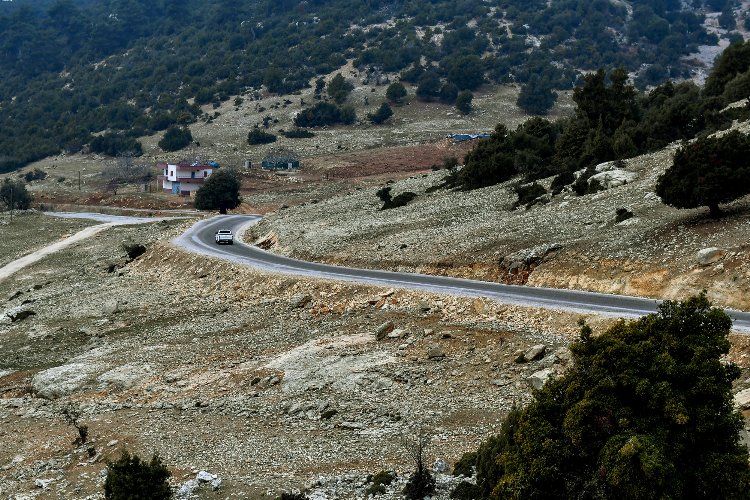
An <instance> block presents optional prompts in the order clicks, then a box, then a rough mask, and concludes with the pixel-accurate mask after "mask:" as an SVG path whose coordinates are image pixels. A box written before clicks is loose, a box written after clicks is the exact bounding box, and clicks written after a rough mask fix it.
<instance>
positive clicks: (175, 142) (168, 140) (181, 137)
mask: <svg viewBox="0 0 750 500" xmlns="http://www.w3.org/2000/svg"><path fill="white" fill-rule="evenodd" d="M191 142H193V134H191V133H190V129H189V128H187V127H179V126H177V125H172V126H170V127H169V128H168V129H167V131H166V132H164V137H163V138H162V139H161V140H160V141H159V147H160V148H162V149H163V150H164V151H178V150H180V149H182V148H184V147H185V146H187V145H188V144H190V143H191Z"/></svg>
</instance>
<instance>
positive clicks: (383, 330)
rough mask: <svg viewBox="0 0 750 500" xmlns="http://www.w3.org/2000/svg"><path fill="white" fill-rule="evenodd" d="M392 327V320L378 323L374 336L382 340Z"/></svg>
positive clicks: (393, 326)
mask: <svg viewBox="0 0 750 500" xmlns="http://www.w3.org/2000/svg"><path fill="white" fill-rule="evenodd" d="M394 328H395V325H394V324H393V321H386V322H385V323H383V324H382V325H380V326H379V327H378V329H377V330H375V338H376V339H378V340H383V339H384V338H385V337H386V335H388V334H389V333H391V332H392V331H393V329H394Z"/></svg>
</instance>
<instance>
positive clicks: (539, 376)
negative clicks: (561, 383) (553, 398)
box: [527, 368, 554, 389]
mask: <svg viewBox="0 0 750 500" xmlns="http://www.w3.org/2000/svg"><path fill="white" fill-rule="evenodd" d="M553 373H554V372H553V371H552V369H551V368H545V369H544V370H539V371H538V372H534V373H532V374H531V375H529V378H528V379H527V380H528V381H529V383H530V384H531V386H532V387H533V388H534V389H541V388H542V387H544V384H546V383H547V380H549V379H550V377H552V374H553Z"/></svg>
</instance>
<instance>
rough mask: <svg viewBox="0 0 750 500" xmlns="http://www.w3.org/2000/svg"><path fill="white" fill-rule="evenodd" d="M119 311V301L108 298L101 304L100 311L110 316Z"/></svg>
mask: <svg viewBox="0 0 750 500" xmlns="http://www.w3.org/2000/svg"><path fill="white" fill-rule="evenodd" d="M119 311H120V303H119V302H118V301H117V300H108V301H106V302H105V303H104V305H103V306H102V312H103V313H104V314H105V315H107V316H110V315H112V314H115V313H116V312H119Z"/></svg>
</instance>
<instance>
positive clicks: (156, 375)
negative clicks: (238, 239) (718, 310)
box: [0, 221, 606, 498]
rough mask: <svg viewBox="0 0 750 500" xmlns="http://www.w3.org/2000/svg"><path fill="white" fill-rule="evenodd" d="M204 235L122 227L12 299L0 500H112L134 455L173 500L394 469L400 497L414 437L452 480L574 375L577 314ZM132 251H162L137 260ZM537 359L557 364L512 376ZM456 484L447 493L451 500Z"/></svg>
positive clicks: (0, 374) (40, 268) (5, 296)
mask: <svg viewBox="0 0 750 500" xmlns="http://www.w3.org/2000/svg"><path fill="white" fill-rule="evenodd" d="M187 224H188V223H186V222H183V221H163V222H159V223H155V224H151V225H146V226H122V227H113V228H110V229H108V230H107V231H104V232H102V233H99V234H98V235H96V236H95V237H93V238H92V239H91V240H89V241H86V242H81V243H78V244H75V245H72V246H70V247H68V248H67V249H65V250H63V251H61V252H58V253H56V254H54V255H50V256H48V257H47V258H45V259H43V260H42V261H39V262H37V263H35V264H33V265H31V266H30V267H28V268H26V269H25V270H24V271H23V272H22V273H18V274H16V275H14V276H12V277H10V278H9V279H7V280H5V281H3V282H0V331H2V335H0V436H1V437H2V439H3V440H4V442H5V443H6V444H7V446H3V447H0V496H3V497H10V498H16V497H19V498H20V497H22V496H24V495H27V496H28V497H32V498H33V497H39V498H97V497H101V492H102V483H103V476H102V470H103V469H104V467H105V463H106V460H111V459H115V458H117V457H118V456H119V453H120V451H121V450H123V449H128V450H130V451H131V452H135V453H138V454H140V455H141V456H146V457H148V456H150V454H151V453H154V452H158V453H159V455H160V456H161V457H162V458H163V460H164V462H165V463H166V464H167V465H168V466H169V468H170V470H171V471H172V472H173V474H174V478H173V483H174V486H175V488H178V487H179V486H181V485H183V484H184V483H186V482H187V481H188V480H189V479H191V478H194V477H195V475H196V473H197V472H198V471H200V470H206V471H208V472H210V473H212V474H217V475H218V476H219V477H220V478H221V479H222V485H221V487H220V488H219V490H218V491H217V492H212V491H211V490H210V488H209V487H202V488H201V489H200V490H196V497H197V498H213V497H215V496H221V497H222V498H261V497H265V496H266V494H267V493H268V494H270V495H271V496H273V495H276V494H278V493H279V492H280V491H281V490H284V489H286V490H289V489H292V488H312V490H311V491H312V492H314V493H316V494H318V495H319V496H318V498H363V497H364V490H365V488H366V486H367V483H366V478H367V476H368V474H374V473H376V472H378V471H380V470H382V469H387V470H395V471H396V472H397V473H398V477H399V481H397V482H396V483H394V485H393V486H392V487H391V488H390V490H389V491H390V493H389V494H388V495H387V496H385V497H384V498H397V497H398V496H399V495H398V491H400V488H402V487H403V485H404V482H405V480H406V478H407V477H408V474H409V473H410V471H411V467H412V465H411V464H410V463H409V460H408V458H407V454H406V452H405V450H404V448H403V446H402V444H401V440H402V437H403V436H404V435H407V436H409V435H413V434H414V433H415V432H417V430H416V429H418V428H419V427H420V426H421V427H423V428H425V429H428V430H429V432H430V434H431V435H432V441H431V447H430V449H429V452H428V460H429V462H430V463H432V462H433V461H434V460H435V459H437V458H441V459H443V460H445V461H446V462H447V463H448V464H449V465H452V464H453V463H454V462H455V460H457V459H458V458H459V457H460V455H461V454H462V453H463V452H465V451H469V450H471V449H473V448H475V447H476V446H477V445H478V444H479V443H480V442H481V441H482V440H483V439H484V438H485V437H486V436H487V435H489V434H490V433H493V432H496V431H497V430H498V428H499V425H500V422H501V420H502V418H503V416H504V415H505V413H506V412H507V411H508V410H509V409H510V408H511V407H512V406H513V405H514V404H522V403H524V402H526V401H528V400H529V398H530V394H531V382H530V380H529V376H530V375H531V374H533V373H535V372H537V371H539V370H542V369H544V368H550V369H551V370H552V371H553V372H556V373H559V372H560V371H562V370H563V369H564V367H565V365H566V362H567V361H566V360H567V350H566V349H565V346H566V345H567V344H568V342H569V341H570V339H571V338H574V336H575V331H576V328H577V327H576V326H575V322H576V319H577V317H576V316H574V315H571V314H565V313H559V314H558V313H550V312H549V311H535V310H531V309H524V308H519V307H508V306H503V305H501V304H495V303H492V302H489V301H484V300H481V299H477V300H474V301H472V300H464V299H456V298H452V297H447V296H436V295H430V294H421V293H407V292H401V291H394V290H385V289H379V288H373V287H365V286H354V285H351V284H343V283H336V282H328V281H311V280H298V279H293V278H289V277H284V278H279V277H275V276H273V275H269V274H265V273H259V272H255V271H252V270H248V269H244V268H241V267H239V266H236V265H233V264H230V263H225V262H219V261H214V260H211V259H204V258H200V257H198V256H194V255H191V254H186V253H184V252H182V251H180V250H178V249H176V248H174V247H172V246H171V245H170V244H169V243H167V242H168V241H169V240H170V239H171V238H172V237H173V236H174V235H176V234H178V233H179V232H181V231H182V230H183V229H184V228H185V227H187ZM122 241H136V242H140V243H142V244H144V245H146V246H147V252H146V253H145V254H144V255H142V256H141V257H139V258H138V259H136V260H134V261H132V262H128V259H127V257H126V255H125V253H124V250H123V248H122V245H121V242H122ZM22 311H26V312H28V313H33V314H28V315H26V316H25V317H23V318H22V319H18V318H20V317H21V316H19V315H18V313H19V312H22ZM13 318H16V319H15V320H14V319H13ZM592 321H593V324H594V325H596V326H597V327H598V328H603V326H604V324H605V323H606V322H603V321H600V320H598V319H596V318H593V319H592ZM388 322H392V326H390V325H388ZM384 324H386V327H385V328H384V329H382V331H383V332H386V331H388V330H390V328H393V329H392V330H391V331H390V332H389V333H384V336H383V337H382V338H381V339H380V340H378V335H377V332H378V331H379V330H380V329H381V327H382V326H383V325H384ZM536 344H544V345H545V346H546V352H547V355H546V356H545V357H544V358H543V359H541V360H538V361H533V362H531V363H526V364H517V363H516V362H515V361H514V360H515V359H516V358H517V357H518V355H519V353H521V352H523V351H525V350H527V349H528V348H529V347H530V346H533V345H536ZM71 403H72V404H75V405H77V406H79V407H80V409H81V410H82V414H83V416H82V419H81V421H82V422H84V423H85V424H86V425H88V426H89V428H90V435H91V442H90V443H89V445H84V446H77V445H75V444H73V443H72V441H73V438H74V437H75V430H74V429H73V428H72V427H70V426H66V425H65V423H64V420H63V419H62V416H61V408H62V407H63V406H64V405H67V404H71ZM89 447H91V448H92V451H91V452H90V453H91V455H89V451H88V448H89ZM37 480H40V481H42V482H40V483H38V482H37ZM47 480H51V481H50V482H49V483H46V482H45V481H47ZM454 483H455V480H453V479H451V478H450V477H449V476H448V475H444V474H441V475H439V484H441V485H442V486H441V489H440V490H439V493H438V495H437V497H436V498H447V496H448V491H449V489H450V485H451V484H454ZM38 485H42V486H38Z"/></svg>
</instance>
